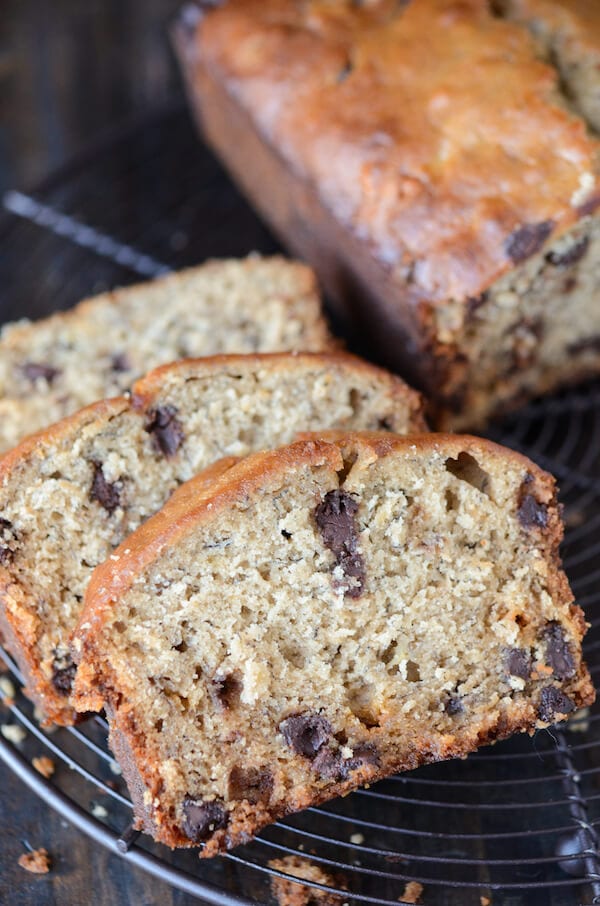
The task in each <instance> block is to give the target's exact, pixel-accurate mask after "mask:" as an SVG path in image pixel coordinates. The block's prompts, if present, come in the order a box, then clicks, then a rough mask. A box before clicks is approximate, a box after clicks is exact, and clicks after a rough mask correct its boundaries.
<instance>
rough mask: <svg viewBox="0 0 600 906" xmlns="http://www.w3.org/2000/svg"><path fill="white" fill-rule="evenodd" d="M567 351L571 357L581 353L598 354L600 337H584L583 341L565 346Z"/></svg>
mask: <svg viewBox="0 0 600 906" xmlns="http://www.w3.org/2000/svg"><path fill="white" fill-rule="evenodd" d="M567 351H568V352H570V353H572V354H573V355H580V354H581V353H582V352H600V337H585V338H584V339H583V340H577V341H576V342H575V343H570V344H569V345H568V346H567Z"/></svg>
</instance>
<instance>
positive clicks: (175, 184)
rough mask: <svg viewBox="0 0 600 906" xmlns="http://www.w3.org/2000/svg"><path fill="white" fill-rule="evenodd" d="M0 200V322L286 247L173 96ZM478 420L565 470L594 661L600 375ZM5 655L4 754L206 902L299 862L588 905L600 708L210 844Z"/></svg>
mask: <svg viewBox="0 0 600 906" xmlns="http://www.w3.org/2000/svg"><path fill="white" fill-rule="evenodd" d="M2 203H3V207H4V212H3V214H2V218H1V219H0V286H2V287H3V290H2V297H1V299H0V304H1V309H0V316H1V318H2V320H3V321H6V320H12V319H15V318H18V317H23V316H27V317H34V318H35V317H40V316H43V315H46V314H48V313H49V312H51V311H54V310H57V309H62V308H67V307H69V306H71V305H72V304H74V303H75V302H77V301H78V300H79V299H81V298H83V297H84V296H88V295H90V294H93V293H96V292H101V291H102V290H104V289H107V288H110V287H112V286H115V285H124V284H127V283H132V282H135V281H138V280H139V279H140V278H147V277H152V276H155V275H158V274H160V273H163V272H166V271H168V270H170V269H176V268H180V267H184V266H186V265H189V264H194V263H197V262H199V261H201V260H203V259H205V258H207V257H211V256H227V255H245V254H247V253H248V252H249V251H251V250H258V251H261V252H265V253H269V252H273V251H277V250H278V245H277V243H276V241H275V240H274V239H273V237H272V236H271V235H270V233H269V232H268V231H267V229H266V228H265V227H264V226H263V225H262V224H261V222H260V221H259V220H258V219H257V217H256V216H255V214H254V213H253V212H252V210H251V209H250V208H249V207H248V205H247V204H246V203H245V201H244V200H243V199H242V198H241V196H240V195H239V193H238V192H237V190H236V189H235V188H234V186H233V185H232V184H231V182H230V181H229V180H228V179H227V177H226V175H225V174H224V172H223V170H222V169H221V167H220V166H219V164H218V163H217V161H216V160H215V159H214V158H213V157H212V155H211V154H210V153H209V152H208V150H207V149H206V148H205V147H203V145H202V144H201V143H200V142H199V141H198V137H197V136H196V134H195V132H194V130H193V127H192V125H191V123H190V120H189V118H188V115H187V113H186V111H185V108H184V105H183V102H181V101H176V102H173V104H171V105H170V106H168V107H166V108H164V109H161V110H159V111H156V112H155V113H153V114H152V116H149V117H146V118H143V119H140V120H139V121H136V122H130V123H129V124H127V125H126V127H124V128H121V129H119V130H117V131H116V132H112V133H111V134H109V135H108V136H107V137H106V138H105V139H103V140H102V141H101V142H99V143H96V144H95V145H94V146H93V147H92V148H90V149H89V150H88V151H86V152H85V153H84V154H82V155H80V156H79V157H78V158H76V159H74V160H73V161H71V162H70V164H69V165H68V166H66V167H64V168H63V169H61V170H60V171H58V172H56V173H55V174H54V175H53V176H52V177H50V178H49V179H47V180H46V181H45V182H44V183H43V184H41V185H40V186H38V187H37V189H36V190H35V191H33V192H31V193H27V194H25V193H22V192H18V191H10V192H7V193H6V195H5V196H4V199H3V202H2ZM356 351H359V352H360V349H357V350H356ZM488 436H490V437H491V438H492V439H493V440H496V441H499V442H501V443H504V444H506V445H508V446H510V447H512V448H513V449H517V450H521V451H523V452H525V453H526V454H527V455H529V456H530V457H531V458H532V459H534V460H535V461H536V462H537V463H539V464H540V465H541V466H542V467H545V468H548V469H549V470H551V471H552V472H554V474H555V475H556V476H557V477H558V479H559V482H560V485H561V499H562V503H563V504H564V507H565V510H564V514H565V522H566V526H567V531H566V538H565V542H564V546H563V558H564V564H565V568H566V570H567V573H568V576H569V578H570V581H571V584H572V587H573V590H574V592H575V595H576V597H577V600H578V602H579V604H581V606H582V607H583V608H584V610H585V612H586V616H587V619H588V621H589V623H590V624H591V627H590V630H589V632H588V635H587V637H586V640H585V645H584V650H585V655H586V658H587V661H588V664H589V666H590V670H591V673H592V677H593V678H595V677H596V676H597V675H598V673H600V460H599V455H600V385H598V384H588V385H585V386H581V387H578V388H576V389H572V390H568V391H565V392H563V393H560V394H558V395H556V396H553V397H547V398H544V399H543V400H539V401H536V402H533V403H531V404H530V405H528V406H527V407H526V408H524V409H522V410H521V411H520V412H518V413H517V414H516V415H515V416H513V417H511V418H510V419H509V420H507V421H505V422H503V423H501V424H498V425H495V426H494V427H492V428H491V429H490V431H489V432H488ZM4 659H5V661H6V663H7V665H8V669H9V670H10V671H11V672H12V675H13V676H12V682H13V684H14V685H15V687H16V689H15V692H16V694H15V697H14V698H13V697H12V695H11V694H10V692H11V690H9V694H7V688H8V687H5V689H4V692H3V694H4V698H5V701H4V708H3V709H2V713H1V714H0V722H2V723H5V724H6V723H13V724H14V723H15V722H16V723H18V724H20V725H21V726H22V727H23V728H24V729H25V730H26V731H27V732H26V734H25V738H24V739H23V741H21V742H16V743H15V744H12V743H11V742H9V741H8V740H7V739H5V738H4V737H3V736H1V735H0V757H1V758H2V760H3V761H4V762H5V764H7V765H8V767H9V768H11V769H12V770H13V771H14V772H15V773H16V774H17V775H18V776H19V777H20V778H21V779H22V780H24V781H25V783H26V784H28V786H29V787H30V788H31V789H32V790H33V791H34V792H35V793H37V794H38V795H39V796H41V797H42V798H43V799H44V800H45V801H46V802H47V803H49V804H50V805H51V806H53V807H54V808H55V809H57V810H58V811H59V812H60V813H61V814H62V815H63V816H64V817H65V818H66V819H68V820H69V821H70V822H71V823H72V824H73V825H74V826H75V827H76V828H77V829H79V830H80V831H81V832H83V833H85V834H88V835H89V836H90V837H92V838H94V839H95V840H96V841H98V842H100V843H101V844H103V845H104V846H106V847H108V848H109V849H111V850H113V851H114V852H119V853H120V854H121V855H122V856H123V858H126V859H128V860H129V861H130V862H131V863H132V864H134V865H136V866H138V867H141V868H143V869H145V870H146V871H148V872H150V873H152V874H154V875H156V876H158V877H160V878H161V879H162V880H164V881H167V882H169V883H171V884H172V885H173V886H175V887H177V888H179V889H181V890H184V891H186V892H188V893H189V894H192V895H195V896H198V897H200V898H202V899H203V900H204V901H205V902H207V903H211V904H223V906H233V904H238V906H241V904H252V903H261V904H267V903H273V902H276V898H275V896H276V893H277V890H278V884H279V885H280V887H279V895H280V896H282V894H281V889H282V887H281V885H282V884H283V882H284V881H286V880H289V879H290V878H291V877H294V870H295V869H294V867H293V866H294V865H298V864H300V863H299V862H298V860H301V864H302V865H304V866H307V865H308V866H309V871H310V872H311V873H312V875H311V878H309V879H308V880H306V881H305V884H306V885H308V886H307V890H310V891H312V899H311V900H310V902H315V903H318V902H323V903H326V904H327V903H338V902H339V903H340V904H342V903H346V904H352V906H354V904H359V903H370V904H380V906H384V904H387V906H390V904H397V903H398V900H399V899H400V898H402V897H403V895H404V892H405V887H406V884H407V883H408V882H410V881H413V882H418V883H419V884H421V885H422V887H423V890H422V893H421V900H420V902H422V903H424V904H427V906H471V904H474V906H486V904H487V903H490V904H493V906H567V904H568V906H571V904H588V903H600V858H599V853H598V835H599V833H600V708H597V707H593V708H592V709H591V710H590V712H589V713H588V712H585V713H584V712H580V713H579V714H577V715H575V717H574V718H573V719H572V720H570V721H569V722H568V723H567V724H561V725H558V726H556V727H553V728H551V729H549V730H547V731H541V732H538V733H537V734H536V735H535V736H534V737H533V738H530V737H526V736H519V737H516V738H513V739H511V740H509V741H507V742H503V743H500V744H498V745H496V746H493V747H489V748H486V749H483V750H481V751H479V752H477V753H476V754H474V755H472V756H470V757H469V758H468V759H466V760H463V761H454V762H449V763H445V764H437V765H430V766H427V767H424V768H421V769H419V770H417V771H412V772H409V773H406V774H403V775H400V776H396V777H392V778H390V779H388V780H385V781H383V782H380V783H378V784H376V785H374V786H373V787H371V788H368V789H363V790H358V791H356V792H355V793H352V795H350V796H347V797H345V798H343V799H338V800H334V801H332V802H329V803H327V804H326V805H323V806H321V807H319V808H310V809H307V810H306V811H304V812H302V813H300V814H298V815H294V816H290V817H289V818H286V819H285V820H282V821H279V822H277V823H276V824H275V825H273V826H271V827H269V828H267V829H265V830H264V831H263V832H262V833H261V834H260V835H259V837H258V838H257V839H256V840H255V841H253V842H252V843H250V844H248V845H246V846H243V847H239V848H237V849H236V850H234V851H232V852H230V853H228V854H226V855H224V856H222V857H219V858H216V859H212V860H205V861H204V860H199V859H198V857H197V854H196V853H195V852H193V851H176V852H171V851H169V850H168V849H166V848H165V847H161V846H160V845H157V844H154V843H153V842H152V841H151V840H150V839H149V838H147V837H144V836H140V835H139V834H137V833H136V832H135V831H133V829H132V812H131V803H130V800H129V796H128V793H127V789H126V787H125V785H124V784H123V781H122V779H121V777H120V774H119V770H118V766H117V765H116V763H115V762H114V761H113V759H112V757H111V754H110V752H109V750H108V748H107V744H106V730H107V727H106V723H105V722H104V720H103V719H102V718H101V717H96V718H95V719H92V720H89V721H87V722H86V723H84V724H81V725H79V726H78V727H73V728H68V729H59V730H56V731H54V732H52V733H50V732H47V731H45V730H43V729H41V728H40V726H39V725H38V722H37V721H36V719H35V715H34V713H33V709H32V707H31V705H30V703H29V702H28V701H27V699H26V698H24V697H23V695H22V694H21V691H20V686H21V677H20V675H19V672H18V669H17V667H16V665H15V664H14V663H13V662H12V661H11V659H10V658H9V656H8V655H6V654H5V658H4ZM40 743H42V744H43V746H44V747H45V750H46V752H47V754H48V755H50V756H51V757H52V758H53V760H54V761H55V762H56V764H57V770H56V773H55V774H54V776H53V777H52V779H51V780H46V779H44V778H43V777H42V776H41V775H40V774H39V773H38V772H37V771H35V770H34V769H33V768H32V766H31V757H32V753H38V754H39V745H40ZM409 891H410V888H409ZM413 891H414V888H413ZM307 897H308V893H307ZM309 899H310V898H308V899H307V900H306V902H309Z"/></svg>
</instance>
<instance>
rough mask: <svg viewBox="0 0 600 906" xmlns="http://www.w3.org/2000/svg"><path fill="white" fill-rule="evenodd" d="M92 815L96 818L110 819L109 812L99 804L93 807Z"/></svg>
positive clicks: (96, 803)
mask: <svg viewBox="0 0 600 906" xmlns="http://www.w3.org/2000/svg"><path fill="white" fill-rule="evenodd" d="M92 815H93V816H94V818H108V812H107V811H106V809H105V808H104V806H103V805H100V803H99V802H94V804H93V805H92Z"/></svg>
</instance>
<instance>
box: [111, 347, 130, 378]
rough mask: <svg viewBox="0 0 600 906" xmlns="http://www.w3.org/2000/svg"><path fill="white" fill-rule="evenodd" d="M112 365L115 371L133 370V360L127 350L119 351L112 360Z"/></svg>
mask: <svg viewBox="0 0 600 906" xmlns="http://www.w3.org/2000/svg"><path fill="white" fill-rule="evenodd" d="M110 367H111V368H112V370H113V371H116V372H118V373H121V372H123V371H131V362H130V361H129V358H128V356H127V353H126V352H117V353H116V355H114V356H113V357H112V358H111V360H110Z"/></svg>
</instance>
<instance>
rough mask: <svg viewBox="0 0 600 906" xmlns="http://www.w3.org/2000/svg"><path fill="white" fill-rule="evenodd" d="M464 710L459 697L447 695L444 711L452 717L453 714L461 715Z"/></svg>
mask: <svg viewBox="0 0 600 906" xmlns="http://www.w3.org/2000/svg"><path fill="white" fill-rule="evenodd" d="M464 710H465V706H464V705H463V702H462V699H461V697H460V696H459V695H449V696H448V698H447V700H446V703H445V705H444V711H445V712H446V714H449V715H450V717H453V716H454V715H455V714H462V712H463V711H464Z"/></svg>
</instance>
